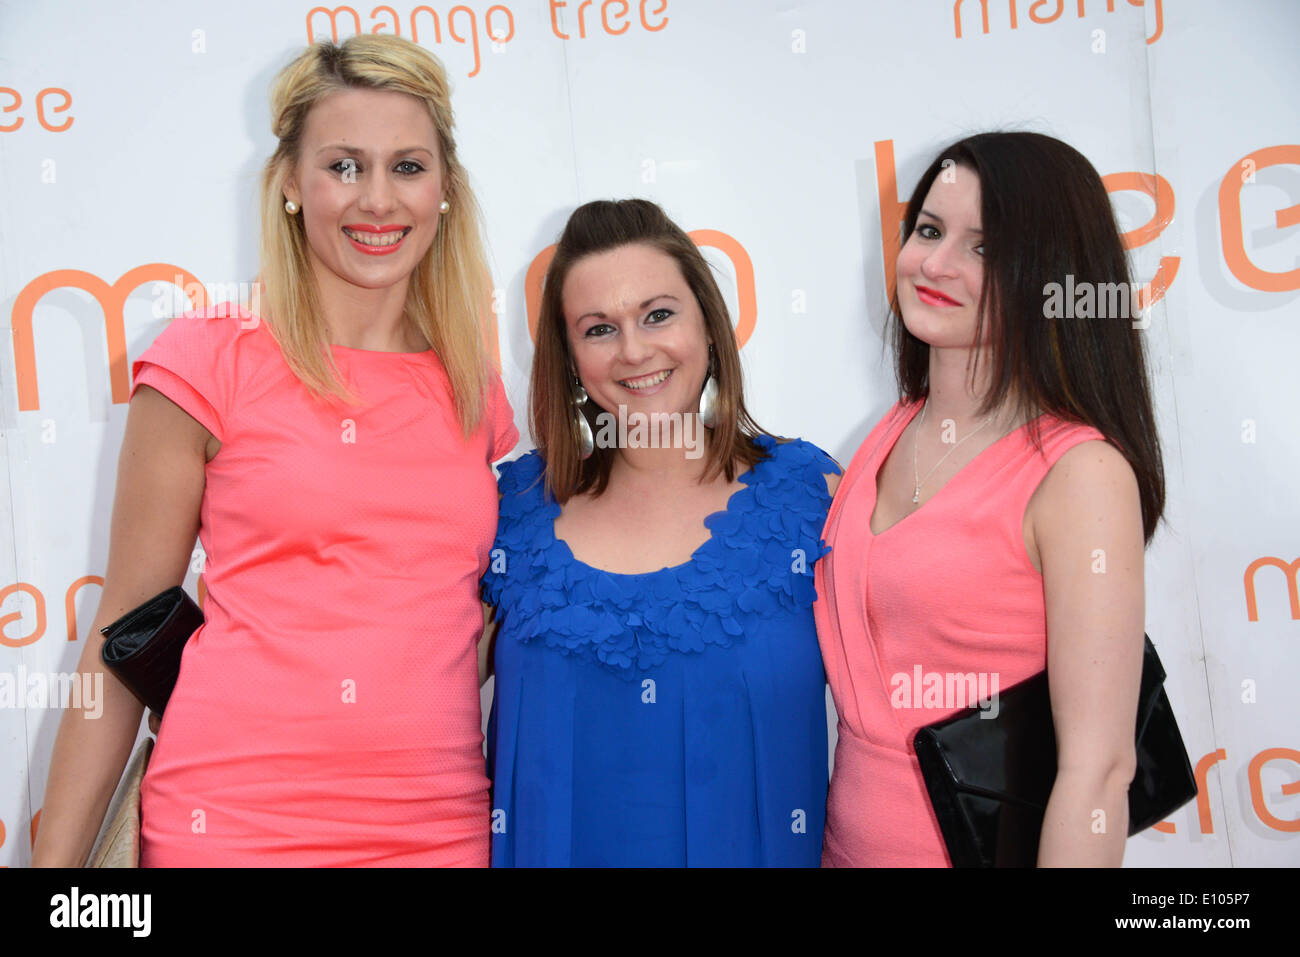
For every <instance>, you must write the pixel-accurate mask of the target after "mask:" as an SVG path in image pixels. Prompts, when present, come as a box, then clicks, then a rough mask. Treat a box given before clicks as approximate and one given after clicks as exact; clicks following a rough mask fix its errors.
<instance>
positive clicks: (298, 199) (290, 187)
mask: <svg viewBox="0 0 1300 957" xmlns="http://www.w3.org/2000/svg"><path fill="white" fill-rule="evenodd" d="M280 192H282V193H283V194H284V198H285V199H291V200H293V201H294V202H295V203H297V204H298V205H299V206H302V193H301V192H299V190H298V179H297V177H296V176H290V177H289V178H288V179H287V180H285V182H284V189H282V190H280Z"/></svg>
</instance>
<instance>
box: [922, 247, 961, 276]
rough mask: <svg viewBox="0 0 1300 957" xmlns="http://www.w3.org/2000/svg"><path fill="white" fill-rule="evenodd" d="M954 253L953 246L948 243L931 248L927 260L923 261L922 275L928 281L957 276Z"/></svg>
mask: <svg viewBox="0 0 1300 957" xmlns="http://www.w3.org/2000/svg"><path fill="white" fill-rule="evenodd" d="M953 252H954V250H953V248H952V246H951V245H950V244H949V243H947V242H941V243H938V244H937V245H935V246H933V247H931V249H930V251H929V252H928V253H927V254H926V256H925V258H924V259H922V260H921V274H922V275H923V276H925V277H926V278H927V279H939V278H941V277H943V276H952V275H955V273H956V268H955V266H954V258H953Z"/></svg>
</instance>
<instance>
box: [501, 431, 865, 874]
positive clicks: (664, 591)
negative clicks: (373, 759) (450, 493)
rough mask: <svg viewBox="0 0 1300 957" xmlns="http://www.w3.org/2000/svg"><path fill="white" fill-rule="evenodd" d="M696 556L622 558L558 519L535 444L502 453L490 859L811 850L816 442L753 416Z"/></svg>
mask: <svg viewBox="0 0 1300 957" xmlns="http://www.w3.org/2000/svg"><path fill="white" fill-rule="evenodd" d="M758 442H759V443H760V444H761V445H762V446H763V448H764V449H765V450H766V451H767V452H768V453H769V457H768V458H767V459H765V460H764V461H762V462H760V463H759V464H758V465H756V466H755V467H754V468H752V469H751V470H749V471H748V472H745V473H744V474H743V475H741V476H740V481H741V483H743V486H744V487H743V488H741V489H739V490H738V491H737V492H735V493H734V494H733V495H732V496H731V498H730V500H729V501H728V503H727V507H726V509H725V510H724V511H721V512H715V513H714V514H712V515H710V516H709V517H708V518H707V519H705V522H704V524H705V526H706V527H708V528H709V529H710V531H711V532H712V536H711V537H710V538H709V540H708V541H707V542H705V543H704V544H703V545H701V546H700V547H699V548H698V549H697V550H696V551H695V553H694V554H693V555H692V556H691V559H690V561H688V562H687V563H686V564H684V565H678V566H675V567H673V568H664V569H661V570H659V571H657V572H649V573H646V574H639V575H623V574H614V573H610V572H605V571H601V570H599V569H595V568H592V567H590V566H588V565H584V564H583V563H582V562H579V561H577V560H576V559H575V558H574V557H573V553H572V552H571V551H570V550H569V547H568V545H566V544H565V543H564V542H562V541H559V540H557V539H556V537H555V519H556V517H557V516H558V515H559V514H560V508H559V506H558V505H557V504H556V503H555V501H554V499H552V498H551V497H550V496H549V495H546V494H545V493H544V476H543V464H542V461H541V458H540V457H539V456H538V454H537V453H536V452H535V451H534V452H530V453H528V454H527V455H524V456H522V457H521V458H519V459H517V460H515V461H514V462H509V463H506V464H503V465H502V466H501V467H500V470H501V479H500V482H499V487H500V491H501V493H502V496H503V497H502V499H501V516H500V522H499V524H498V529H497V539H496V543H495V544H494V546H493V552H492V562H491V565H490V568H489V571H488V573H487V575H485V576H484V579H483V586H484V587H483V592H484V600H486V601H487V602H488V603H489V604H492V605H494V606H496V608H497V619H498V621H499V622H500V630H499V632H498V634H497V639H496V652H495V669H496V690H495V696H494V700H493V703H492V713H491V716H490V718H489V723H488V774H489V776H490V777H491V778H492V785H493V801H492V807H493V813H492V866H493V867H513V866H524V867H529V866H533V867H542V866H552V867H555V866H558V867H563V866H573V867H611V866H661V867H684V866H696V867H698V866H703V867H710V866H774V867H817V866H818V864H819V863H820V860H821V846H822V828H823V825H824V821H825V809H826V783H827V763H828V762H827V742H826V692H825V686H826V679H825V673H824V672H823V670H822V662H821V654H820V651H819V649H818V645H817V634H816V630H815V627H814V624H813V613H812V604H813V601H814V599H815V598H816V591H815V589H814V586H813V563H814V562H815V561H816V560H817V559H818V558H820V557H821V556H822V555H823V554H825V553H826V552H827V551H828V549H827V548H826V546H825V544H824V542H823V541H822V539H821V532H822V526H823V525H824V524H825V521H826V512H827V509H828V508H829V506H830V496H829V494H828V493H827V490H826V480H825V478H824V477H823V475H824V473H834V474H838V473H839V468H838V466H836V465H835V463H834V462H833V461H832V460H831V459H830V457H829V456H827V455H826V454H825V453H824V452H822V451H821V450H820V449H818V448H817V447H816V446H814V445H811V444H809V443H806V442H803V441H800V440H793V441H790V442H780V443H779V442H776V441H775V440H773V439H770V438H768V437H766V436H760V437H759V438H758Z"/></svg>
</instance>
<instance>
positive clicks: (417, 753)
mask: <svg viewBox="0 0 1300 957" xmlns="http://www.w3.org/2000/svg"><path fill="white" fill-rule="evenodd" d="M271 113H272V129H273V130H274V132H275V135H276V136H277V138H278V139H279V146H278V148H277V149H276V151H275V154H274V155H273V156H272V157H271V159H270V160H269V161H268V163H267V165H266V168H265V172H264V176H263V181H262V200H263V202H262V219H263V226H262V273H261V280H262V283H263V288H264V292H263V294H262V300H261V301H262V303H263V305H264V306H265V308H263V309H261V310H259V311H260V313H261V314H260V315H258V314H254V313H253V312H249V311H246V310H243V309H239V308H235V307H217V308H214V309H211V310H209V311H207V312H204V313H202V314H199V315H192V316H187V317H183V318H181V319H178V320H176V321H175V322H173V323H172V325H171V326H170V327H169V328H168V329H167V330H166V331H165V332H164V333H163V334H162V335H161V336H159V338H158V340H157V341H156V342H155V343H154V344H153V346H152V347H151V348H150V349H149V350H148V351H147V352H145V354H144V355H143V356H142V357H141V358H140V359H139V360H138V361H137V362H136V364H135V368H134V373H135V387H134V392H133V397H132V400H131V406H130V412H129V414H128V417H127V426H126V434H125V437H124V439H123V447H122V452H121V457H120V460H119V474H118V484H117V496H116V501H115V504H114V513H113V523H112V537H111V544H110V549H109V559H108V568H107V574H106V575H105V585H104V591H103V598H102V600H101V603H100V606H99V612H98V614H97V615H96V618H95V621H94V623H93V625H92V627H91V630H90V635H91V636H92V637H91V638H90V639H88V640H87V644H86V647H85V649H84V651H83V654H82V661H81V668H82V669H83V670H87V671H98V670H100V665H99V646H100V640H99V637H98V636H99V631H98V630H99V628H100V627H101V626H102V625H104V624H106V623H108V622H110V621H112V620H113V619H115V618H117V617H118V616H119V615H121V614H122V613H123V612H125V611H127V610H128V609H130V608H132V607H134V606H135V605H137V604H139V603H141V602H142V601H144V600H145V599H147V598H149V597H150V596H152V595H153V594H155V593H157V592H159V591H161V590H163V589H165V588H167V587H169V586H172V585H175V584H177V583H178V582H180V581H181V579H182V578H183V576H184V573H185V568H186V564H187V562H188V560H189V556H190V552H191V548H192V546H193V543H194V538H195V534H196V533H197V534H198V537H199V539H200V541H201V542H202V544H203V548H204V551H205V552H206V554H207V561H206V567H205V574H204V578H205V582H206V585H207V600H206V604H205V607H204V612H205V618H206V622H205V624H204V625H203V627H202V628H201V629H200V630H199V631H198V632H196V633H195V635H194V636H193V637H192V638H191V639H190V641H189V643H188V645H187V646H186V650H185V655H184V659H183V661H182V664H181V673H180V678H179V680H178V682H177V685H176V688H175V691H174V692H173V694H172V697H171V700H170V702H169V703H168V706H167V712H166V716H165V719H164V721H163V722H162V726H161V730H160V733H159V736H158V743H157V747H156V750H155V752H154V755H153V758H152V760H151V763H150V767H149V770H148V773H147V775H146V776H145V779H144V783H143V786H142V789H141V800H142V816H143V830H142V840H141V863H142V864H143V865H144V866H178V865H204V866H214V865H215V866H240V865H244V866H247V865H276V866H280V865H283V866H321V865H372V864H373V865H421V866H428V865H467V866H484V865H486V864H487V862H488V844H489V837H488V829H489V804H488V781H487V778H486V776H485V774H484V759H483V753H482V736H481V734H480V730H479V729H480V720H481V718H480V711H479V697H478V683H477V680H476V679H477V658H478V656H477V649H476V644H477V640H478V638H479V636H480V633H481V630H482V624H483V622H482V618H481V615H480V610H479V609H480V606H479V604H478V596H477V587H478V578H479V576H480V575H481V573H482V572H483V570H484V568H485V567H486V564H487V555H488V549H489V547H490V544H491V542H492V539H493V536H494V534H495V530H496V520H497V495H496V485H495V480H494V477H493V474H492V470H491V462H492V461H494V460H496V459H498V458H500V457H502V456H503V455H505V454H506V453H507V452H508V451H510V449H511V448H512V447H513V446H514V443H515V441H516V440H517V437H518V433H517V431H516V430H515V428H514V426H513V424H512V419H513V416H512V413H511V410H510V407H509V405H508V404H507V402H506V400H505V397H504V394H503V391H502V389H501V385H500V380H499V378H498V377H497V376H496V374H495V373H494V372H493V371H492V370H491V368H490V366H489V364H488V362H487V361H486V358H485V353H484V349H483V346H482V339H481V335H480V331H479V328H478V326H477V324H476V316H477V314H478V305H479V302H480V301H481V297H482V293H483V277H484V276H485V274H486V269H485V267H484V259H483V253H482V247H481V239H480V235H479V218H478V213H477V206H476V203H475V200H474V196H473V194H472V193H471V192H470V189H469V185H468V180H467V176H466V173H465V170H464V168H463V167H462V166H461V165H460V162H459V160H458V158H457V155H456V147H455V142H454V140H453V138H452V114H451V108H450V104H449V101H448V90H447V84H446V79H445V76H444V74H443V70H442V68H441V66H440V65H439V63H438V62H437V60H435V59H434V58H433V57H432V56H431V55H429V54H428V53H427V52H425V51H424V50H422V49H420V48H419V47H418V46H416V45H414V44H413V43H410V42H409V41H406V40H401V39H399V38H396V37H391V36H357V37H353V38H350V39H348V40H347V41H345V42H344V43H343V44H342V45H340V46H334V45H331V44H328V43H325V44H318V45H315V46H313V47H311V48H310V49H309V50H307V51H306V52H304V53H303V54H302V55H301V56H299V57H298V58H297V59H296V60H294V62H293V63H291V64H290V65H289V66H288V67H287V68H285V70H284V71H283V72H282V73H281V74H280V75H279V77H278V78H277V80H276V82H275V85H274V87H273V90H272V93H271ZM105 699H106V701H105V707H104V713H103V716H102V717H101V718H100V719H99V720H98V721H88V720H85V719H84V717H83V715H82V714H81V713H80V712H79V711H69V712H67V713H66V716H65V718H64V719H63V723H62V725H61V726H60V729H59V735H58V739H57V741H56V744H55V749H54V755H53V763H52V766H51V770H50V776H49V781H48V785H47V788H46V796H45V806H44V809H43V819H42V822H41V826H40V831H39V835H38V838H37V843H36V848H35V853H34V859H35V863H37V864H56V865H57V864H62V865H76V864H80V863H81V862H83V861H84V860H85V859H86V856H87V854H88V853H89V850H90V847H91V843H92V842H93V840H94V836H95V830H96V826H97V824H98V822H99V820H100V819H101V817H102V815H103V812H104V809H105V807H106V805H107V803H108V800H109V797H110V795H111V792H112V790H113V787H114V785H115V783H116V781H117V779H118V776H119V774H120V773H121V770H122V767H123V765H124V763H125V761H126V758H127V755H128V752H129V749H130V747H131V743H132V741H133V739H134V737H135V734H136V730H137V728H138V727H139V722H140V717H141V705H140V704H139V703H138V702H137V701H136V699H135V698H134V697H132V696H131V694H130V693H129V692H128V691H126V690H125V688H123V687H122V686H121V685H119V684H118V683H117V682H116V680H115V679H114V678H113V677H112V676H111V675H108V676H106V677H105Z"/></svg>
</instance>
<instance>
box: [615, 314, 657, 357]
mask: <svg viewBox="0 0 1300 957" xmlns="http://www.w3.org/2000/svg"><path fill="white" fill-rule="evenodd" d="M651 351H652V349H651V345H650V343H649V342H647V341H646V338H645V336H644V334H643V332H642V330H641V328H640V326H639V325H638V324H637V323H635V322H629V323H627V324H625V325H624V326H623V330H622V333H621V334H620V335H619V337H618V358H619V361H620V362H622V363H623V364H624V365H627V366H632V367H636V366H639V365H641V364H642V363H644V362H645V361H646V359H648V358H650V353H651Z"/></svg>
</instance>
